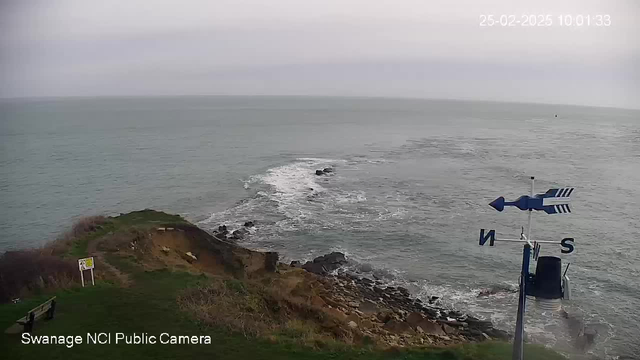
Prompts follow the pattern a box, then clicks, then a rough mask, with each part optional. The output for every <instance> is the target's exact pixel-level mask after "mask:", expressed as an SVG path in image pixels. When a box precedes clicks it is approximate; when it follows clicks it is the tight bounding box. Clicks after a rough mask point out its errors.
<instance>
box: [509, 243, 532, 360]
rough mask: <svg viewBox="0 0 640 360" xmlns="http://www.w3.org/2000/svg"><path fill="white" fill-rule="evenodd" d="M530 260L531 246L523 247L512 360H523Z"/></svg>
mask: <svg viewBox="0 0 640 360" xmlns="http://www.w3.org/2000/svg"><path fill="white" fill-rule="evenodd" d="M530 258H531V246H530V245H529V244H525V245H524V250H523V251H522V272H521V273H520V296H519V299H518V318H517V319H516V332H515V335H514V338H513V355H512V357H511V359H512V360H523V359H524V311H525V308H526V305H527V278H528V277H529V259H530Z"/></svg>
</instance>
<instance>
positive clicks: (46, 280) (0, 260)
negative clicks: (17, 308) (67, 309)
mask: <svg viewBox="0 0 640 360" xmlns="http://www.w3.org/2000/svg"><path fill="white" fill-rule="evenodd" d="M79 277H80V276H79V273H78V267H77V265H76V264H75V263H74V262H73V261H71V260H64V259H61V258H59V257H57V256H54V255H51V254H48V253H46V252H43V251H41V250H35V249H34V250H20V251H7V252H5V253H4V254H2V255H0V302H3V303H4V302H8V301H10V300H11V299H13V298H16V297H24V296H26V295H30V294H34V293H40V292H44V291H50V290H55V289H60V288H68V287H71V286H72V285H73V284H74V283H76V284H77V281H78V280H79V279H78V278H79Z"/></svg>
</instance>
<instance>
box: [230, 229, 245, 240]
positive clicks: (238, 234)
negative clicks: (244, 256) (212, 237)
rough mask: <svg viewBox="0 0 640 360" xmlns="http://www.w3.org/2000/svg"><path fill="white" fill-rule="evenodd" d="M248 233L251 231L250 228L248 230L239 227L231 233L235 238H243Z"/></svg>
mask: <svg viewBox="0 0 640 360" xmlns="http://www.w3.org/2000/svg"><path fill="white" fill-rule="evenodd" d="M248 233H249V230H247V229H238V230H236V231H234V232H232V233H231V239H233V240H241V239H243V238H244V236H245V235H246V234H248Z"/></svg>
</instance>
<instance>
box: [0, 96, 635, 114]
mask: <svg viewBox="0 0 640 360" xmlns="http://www.w3.org/2000/svg"><path fill="white" fill-rule="evenodd" d="M186 97H257V98H259V97H263V98H278V97H280V98H284V97H292V98H296V97H297V98H337V99H340V98H344V99H365V100H366V99H371V100H376V99H388V100H426V101H454V102H481V103H496V104H518V105H547V106H573V107H585V108H598V109H616V110H631V111H639V110H640V107H637V108H625V107H617V106H606V105H585V104H575V103H573V104H572V103H546V102H535V101H532V102H527V101H513V100H486V99H468V98H466V99H465V98H455V99H453V98H429V97H410V96H406V97H401V96H375V95H309V94H297V95H291V94H277V95H265V94H252V95H249V94H156V95H44V96H10V97H3V96H0V102H2V101H6V100H9V101H11V100H27V101H28V100H35V101H38V100H67V99H69V100H73V99H125V98H133V99H135V98H138V99H152V98H186Z"/></svg>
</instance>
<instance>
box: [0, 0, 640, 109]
mask: <svg viewBox="0 0 640 360" xmlns="http://www.w3.org/2000/svg"><path fill="white" fill-rule="evenodd" d="M489 15H493V18H494V19H495V20H496V21H499V20H500V17H501V15H507V16H508V15H513V16H514V17H513V20H514V22H513V23H512V24H513V25H515V26H501V25H495V26H492V27H489V26H480V20H481V18H482V16H487V17H488V16H489ZM522 15H535V16H536V18H539V17H540V16H541V17H544V16H545V15H551V20H552V24H551V25H550V26H534V27H531V26H528V27H525V26H522V24H516V23H515V21H522ZM538 15H539V16H538ZM560 15H568V16H571V17H572V18H573V19H574V20H573V21H574V22H576V21H577V18H578V16H579V15H581V16H582V19H583V22H584V23H583V25H582V26H579V27H578V26H561V24H560V20H559V19H558V16H560ZM598 15H609V19H610V26H597V25H596V22H597V19H598V17H597V16H598ZM587 16H589V17H590V19H591V20H590V22H591V24H590V25H587V24H586V21H587ZM506 19H508V18H506ZM600 19H602V18H600ZM154 95H328V96H381V97H411V98H445V99H471V100H489V101H515V102H541V103H559V104H577V105H589V106H611V107H623V108H640V0H528V1H520V0H488V1H482V0H448V1H428V0H321V1H316V0H268V1H267V0H180V1H178V0H175V1H168V0H133V1H132V0H0V97H3V98H11V97H43V96H56V97H64V96H154Z"/></svg>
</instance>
